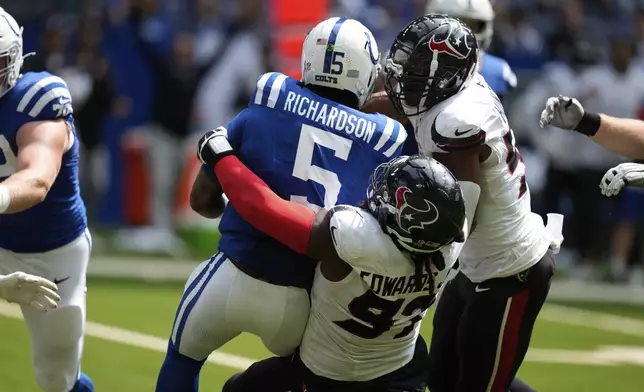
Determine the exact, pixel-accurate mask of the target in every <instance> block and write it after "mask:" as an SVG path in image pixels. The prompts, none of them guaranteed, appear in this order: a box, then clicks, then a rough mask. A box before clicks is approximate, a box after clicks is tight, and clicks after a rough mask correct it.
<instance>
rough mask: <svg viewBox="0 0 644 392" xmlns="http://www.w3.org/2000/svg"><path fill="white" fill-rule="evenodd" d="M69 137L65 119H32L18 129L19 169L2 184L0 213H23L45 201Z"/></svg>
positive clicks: (17, 161) (0, 188) (0, 185)
mask: <svg viewBox="0 0 644 392" xmlns="http://www.w3.org/2000/svg"><path fill="white" fill-rule="evenodd" d="M70 138H71V133H70V131H69V129H68V125H67V123H66V122H65V120H62V119H61V120H55V121H33V122H29V123H26V124H25V125H23V126H22V127H21V128H20V129H19V130H18V134H17V135H16V144H17V146H18V156H17V157H16V162H15V167H16V171H15V172H14V173H13V174H12V175H11V176H10V177H9V178H7V179H6V180H5V181H4V182H2V184H0V213H3V214H12V213H17V212H21V211H24V210H27V209H29V208H31V207H33V206H34V205H36V204H38V203H40V202H42V201H43V200H45V197H46V196H47V193H48V192H49V189H50V188H51V186H52V185H53V183H54V181H55V180H56V176H58V172H59V171H60V165H61V163H62V157H63V154H64V153H65V151H66V149H67V146H68V145H69V144H70ZM36 224H37V222H36Z"/></svg>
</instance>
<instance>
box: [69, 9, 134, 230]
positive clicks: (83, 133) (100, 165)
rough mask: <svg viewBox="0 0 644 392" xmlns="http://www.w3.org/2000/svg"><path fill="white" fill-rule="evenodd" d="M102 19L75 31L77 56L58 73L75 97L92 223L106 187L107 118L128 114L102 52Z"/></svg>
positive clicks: (83, 180) (86, 20)
mask: <svg viewBox="0 0 644 392" xmlns="http://www.w3.org/2000/svg"><path fill="white" fill-rule="evenodd" d="M101 40H102V31H101V17H100V15H93V16H91V17H89V16H88V17H86V18H84V19H82V20H81V23H80V25H79V26H78V29H77V31H76V42H75V44H76V45H75V46H76V47H75V51H76V53H75V56H74V58H73V59H72V60H71V61H70V63H69V64H68V65H66V66H65V67H63V68H62V69H61V70H60V71H59V75H60V77H61V78H63V79H64V80H65V82H66V83H67V86H68V88H69V91H70V93H71V95H72V101H73V104H74V118H75V124H76V130H77V134H78V136H79V138H80V141H81V144H82V147H83V152H82V154H81V159H82V160H83V164H82V165H81V172H80V176H81V181H80V183H81V188H82V192H83V199H84V200H85V204H86V206H87V212H88V216H89V219H90V220H93V219H94V217H95V213H96V208H97V203H98V200H99V197H100V189H102V188H104V187H105V178H106V172H105V167H106V164H105V160H104V154H101V150H100V149H99V146H100V144H101V139H102V136H101V134H102V128H103V125H104V124H105V121H106V120H107V118H108V116H110V115H114V116H117V117H123V116H125V115H126V114H127V112H128V110H129V103H128V101H127V99H125V98H119V97H117V96H116V92H115V89H114V86H113V83H112V80H111V77H110V69H109V63H108V61H107V59H106V58H105V57H104V56H103V53H102V52H101Z"/></svg>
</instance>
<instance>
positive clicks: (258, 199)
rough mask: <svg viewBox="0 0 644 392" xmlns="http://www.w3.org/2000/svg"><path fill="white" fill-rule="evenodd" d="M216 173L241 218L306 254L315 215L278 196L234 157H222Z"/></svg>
mask: <svg viewBox="0 0 644 392" xmlns="http://www.w3.org/2000/svg"><path fill="white" fill-rule="evenodd" d="M214 170H215V174H216V175H217V179H218V180H219V183H220V184H221V187H222V189H223V190H224V193H225V194H226V196H227V197H228V200H230V202H231V203H232V204H233V206H234V207H235V210H237V212H238V213H239V215H241V216H242V218H244V219H245V220H246V221H247V222H248V223H250V224H251V225H253V226H254V227H255V228H256V229H258V230H260V231H262V232H264V233H266V234H267V235H269V236H271V237H273V238H275V239H276V240H278V241H279V242H281V243H283V244H284V245H286V246H288V247H289V248H291V249H293V250H294V251H296V252H298V253H302V254H306V252H307V249H308V247H309V240H310V237H311V228H312V227H313V221H314V219H315V212H313V211H312V210H311V209H309V208H308V207H305V206H303V205H301V204H298V203H295V202H291V201H287V200H284V199H282V198H281V197H279V196H277V195H276V194H275V193H274V192H273V191H272V190H271V188H269V187H268V185H266V183H265V182H264V181H262V180H261V179H260V178H259V177H257V176H256V175H255V173H253V172H251V171H250V170H249V169H248V168H247V167H246V166H245V165H244V164H243V163H241V162H240V161H239V159H237V157H236V156H234V155H231V156H227V157H224V158H222V159H221V160H220V161H219V162H217V165H216V166H215V169H214Z"/></svg>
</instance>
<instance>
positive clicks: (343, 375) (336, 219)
mask: <svg viewBox="0 0 644 392" xmlns="http://www.w3.org/2000/svg"><path fill="white" fill-rule="evenodd" d="M330 226H331V235H332V237H333V241H334V244H335V249H336V251H337V253H338V255H339V256H340V257H341V258H342V260H344V261H345V262H347V263H348V264H349V265H350V266H351V267H352V268H353V271H352V272H351V273H350V274H349V275H348V276H347V277H346V278H345V279H344V280H342V281H340V282H331V281H328V280H326V278H324V276H322V273H321V272H320V271H319V269H318V271H317V273H316V274H315V283H314V284H313V291H312V296H311V297H312V303H311V314H310V316H309V322H308V324H307V327H306V331H305V332H304V337H303V339H302V345H301V347H300V356H301V358H302V361H303V362H304V364H305V365H306V366H307V367H308V368H309V370H311V371H312V372H313V373H315V374H317V375H318V376H323V377H327V378H331V379H334V380H339V381H368V380H372V379H374V378H377V377H380V376H383V375H385V374H388V373H391V372H393V371H395V370H397V369H399V368H401V367H402V366H404V365H406V364H407V363H408V362H409V361H410V360H411V359H412V357H413V355H414V347H415V344H416V339H417V338H418V334H419V333H420V321H421V320H422V318H423V317H424V315H425V311H426V310H427V308H428V307H429V306H430V305H431V304H432V303H433V301H434V295H433V293H430V292H429V288H430V282H431V280H430V279H429V275H427V274H426V273H425V274H423V276H422V280H421V282H420V286H417V285H416V281H415V267H414V264H413V262H412V261H411V260H410V259H409V258H408V255H406V254H404V253H402V252H401V251H400V250H399V249H398V248H397V247H396V246H395V245H394V243H393V241H392V240H391V238H389V236H387V235H386V234H385V233H384V232H383V231H382V229H381V228H380V225H379V224H378V222H377V221H376V219H375V218H374V217H373V216H372V215H371V214H370V213H368V212H367V211H363V210H360V209H358V208H355V207H346V206H338V207H336V208H335V211H334V215H333V216H332V217H331V221H330ZM318 268H319V267H318Z"/></svg>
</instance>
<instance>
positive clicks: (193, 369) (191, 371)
mask: <svg viewBox="0 0 644 392" xmlns="http://www.w3.org/2000/svg"><path fill="white" fill-rule="evenodd" d="M204 362H205V361H195V360H194V359H192V358H188V357H186V356H185V355H182V354H181V353H179V351H177V349H176V348H175V347H174V345H173V344H172V342H169V343H168V351H167V353H166V355H165V360H164V361H163V365H162V366H161V371H160V372H159V378H158V379H157V388H156V392H190V391H193V392H197V391H198V390H199V373H200V372H201V367H202V366H203V364H204Z"/></svg>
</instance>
